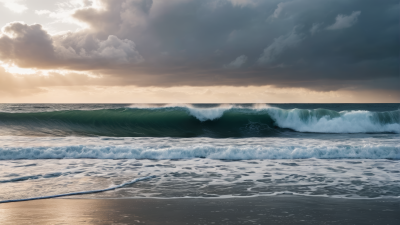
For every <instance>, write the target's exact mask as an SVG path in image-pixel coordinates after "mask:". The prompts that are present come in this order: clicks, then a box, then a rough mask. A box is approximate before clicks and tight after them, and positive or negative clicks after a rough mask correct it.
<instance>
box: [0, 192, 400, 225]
mask: <svg viewBox="0 0 400 225" xmlns="http://www.w3.org/2000/svg"><path fill="white" fill-rule="evenodd" d="M0 224H3V225H5V224H173V225H180V224H215V225H225V224H318V225H320V224H393V225H396V224H400V199H374V200H352V199H333V198H322V197H300V196H275V197H250V198H229V199H48V200H36V201H27V202H17V203H6V204H0Z"/></svg>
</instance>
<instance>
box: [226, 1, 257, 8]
mask: <svg viewBox="0 0 400 225" xmlns="http://www.w3.org/2000/svg"><path fill="white" fill-rule="evenodd" d="M228 1H230V2H231V3H232V4H233V5H234V6H242V7H243V6H248V5H249V6H254V5H256V4H257V0H228Z"/></svg>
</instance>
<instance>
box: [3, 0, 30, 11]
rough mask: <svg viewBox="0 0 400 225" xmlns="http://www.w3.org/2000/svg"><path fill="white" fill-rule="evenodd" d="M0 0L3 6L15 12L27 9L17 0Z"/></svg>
mask: <svg viewBox="0 0 400 225" xmlns="http://www.w3.org/2000/svg"><path fill="white" fill-rule="evenodd" d="M0 2H2V3H3V5H4V7H6V8H8V9H9V10H11V11H13V12H16V13H22V12H24V11H26V10H27V9H28V7H26V6H25V5H23V4H21V3H19V2H20V1H19V0H0Z"/></svg>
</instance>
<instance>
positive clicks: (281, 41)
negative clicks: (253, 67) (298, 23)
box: [258, 29, 304, 64]
mask: <svg viewBox="0 0 400 225" xmlns="http://www.w3.org/2000/svg"><path fill="white" fill-rule="evenodd" d="M303 38H304V37H303V35H300V34H298V33H296V31H295V29H293V30H292V32H290V33H289V34H286V35H282V36H280V37H278V38H276V39H275V40H274V42H273V43H272V44H271V45H270V46H268V47H267V48H265V49H264V52H263V53H262V54H261V56H260V58H259V59H258V63H259V64H268V63H271V62H273V61H274V60H275V59H276V58H277V57H278V55H279V54H281V53H282V52H283V51H285V50H286V49H287V48H291V47H294V46H296V45H297V44H298V43H300V42H301V41H302V40H303Z"/></svg>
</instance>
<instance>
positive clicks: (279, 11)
mask: <svg viewBox="0 0 400 225" xmlns="http://www.w3.org/2000/svg"><path fill="white" fill-rule="evenodd" d="M289 4H291V2H281V3H279V4H278V5H277V6H276V9H275V11H274V13H273V14H272V15H271V16H270V17H269V18H268V19H276V18H278V17H279V16H280V15H281V14H282V11H283V9H284V8H285V7H286V6H287V5H289Z"/></svg>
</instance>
